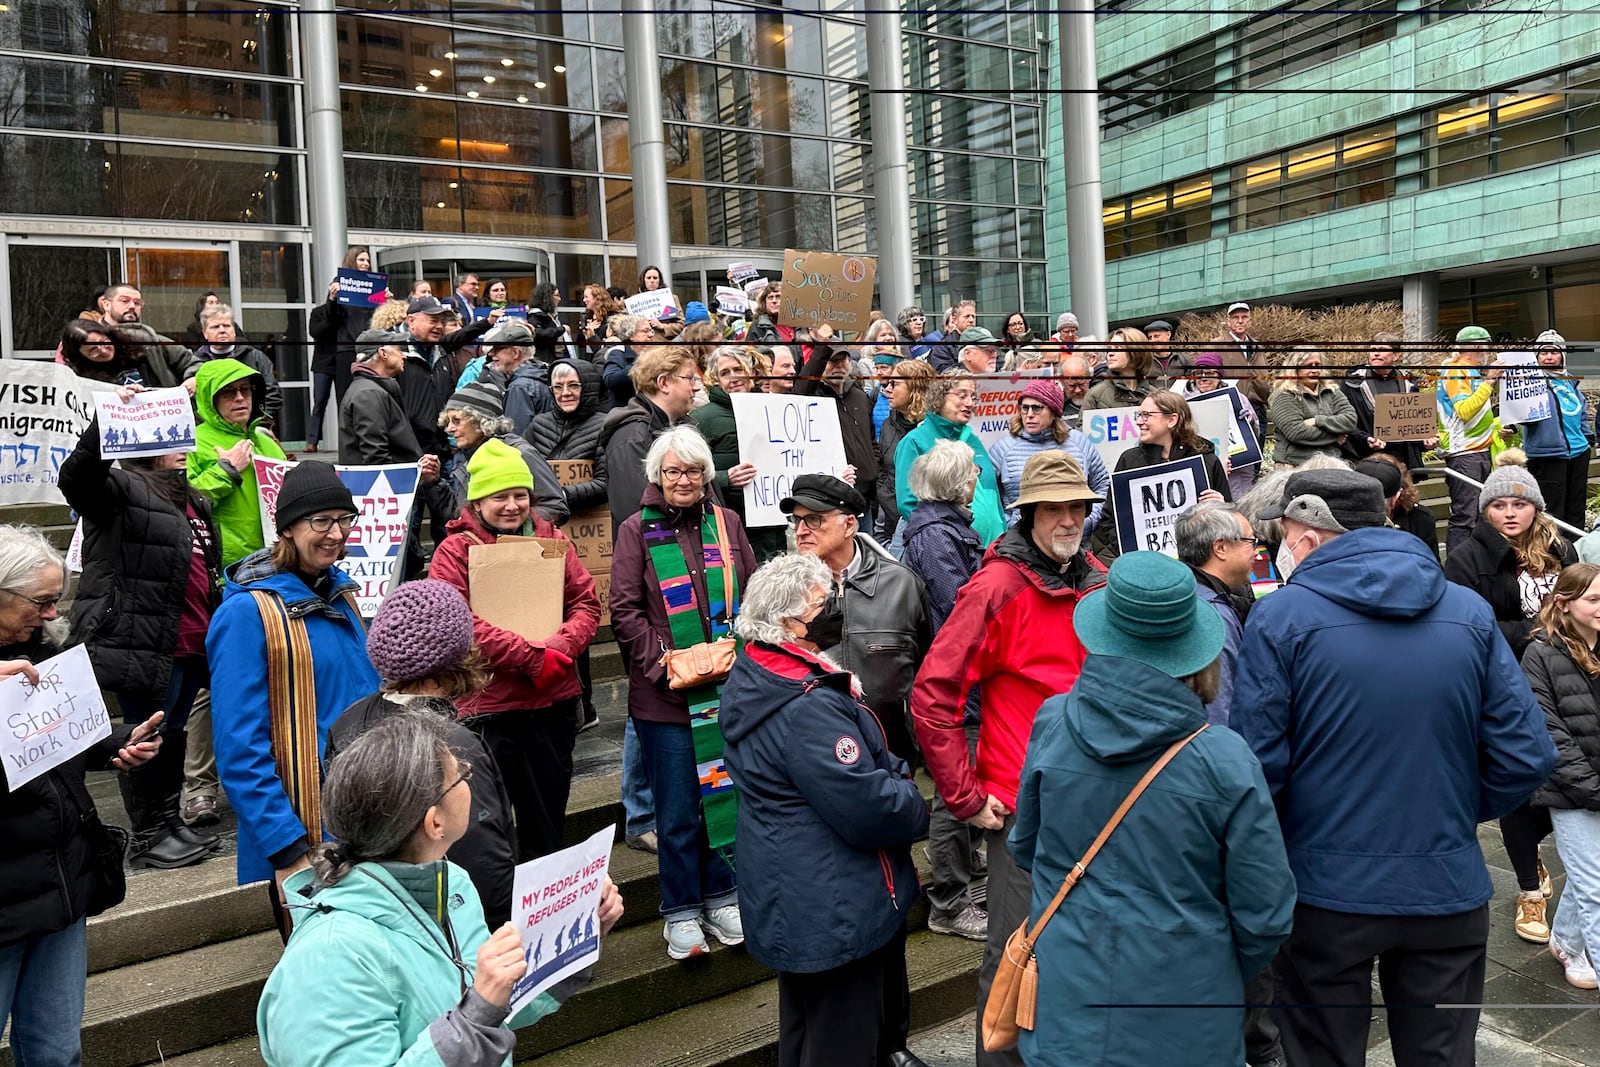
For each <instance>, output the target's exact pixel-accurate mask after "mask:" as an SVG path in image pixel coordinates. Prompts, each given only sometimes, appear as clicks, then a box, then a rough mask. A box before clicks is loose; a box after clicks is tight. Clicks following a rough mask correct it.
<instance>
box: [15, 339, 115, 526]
mask: <svg viewBox="0 0 1600 1067" xmlns="http://www.w3.org/2000/svg"><path fill="white" fill-rule="evenodd" d="M113 388H115V387H114V386H111V385H105V384H101V383H98V382H91V381H89V380H87V379H85V378H79V377H78V376H77V375H76V374H73V373H72V370H71V369H70V368H68V367H64V366H62V365H60V364H58V363H45V362H43V361H40V360H32V359H0V505H5V504H65V503H66V500H65V499H64V498H63V497H62V496H61V490H60V489H58V488H56V483H57V481H58V480H59V475H60V472H61V464H62V462H63V461H65V460H66V458H67V457H68V456H70V455H71V454H72V450H73V448H75V447H76V446H77V444H78V435H79V434H81V433H83V430H84V427H86V426H88V425H89V420H90V419H92V418H94V393H93V390H96V389H106V390H110V389H113Z"/></svg>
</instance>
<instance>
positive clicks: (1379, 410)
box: [1372, 389, 1439, 442]
mask: <svg viewBox="0 0 1600 1067" xmlns="http://www.w3.org/2000/svg"><path fill="white" fill-rule="evenodd" d="M1372 399H1373V402H1374V403H1373V411H1372V436H1374V437H1376V438H1377V439H1378V440H1380V441H1384V442H1390V441H1426V440H1428V439H1429V438H1430V437H1438V436H1439V391H1438V390H1437V389H1419V390H1417V391H1416V392H1414V393H1379V394H1378V395H1377V396H1375V397H1373V398H1372Z"/></svg>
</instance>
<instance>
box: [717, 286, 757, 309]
mask: <svg viewBox="0 0 1600 1067" xmlns="http://www.w3.org/2000/svg"><path fill="white" fill-rule="evenodd" d="M749 306H750V301H749V299H748V298H747V297H746V296H745V295H744V290H743V289H735V288H733V287H732V286H730V285H719V286H717V314H718V315H743V314H744V312H745V309H746V308H748V307H749Z"/></svg>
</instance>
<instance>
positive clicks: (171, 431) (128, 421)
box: [94, 386, 194, 459]
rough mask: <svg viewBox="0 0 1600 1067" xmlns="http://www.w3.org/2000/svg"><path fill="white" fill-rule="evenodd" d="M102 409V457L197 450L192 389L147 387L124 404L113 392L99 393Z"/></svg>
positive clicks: (165, 454) (98, 398) (150, 454)
mask: <svg viewBox="0 0 1600 1067" xmlns="http://www.w3.org/2000/svg"><path fill="white" fill-rule="evenodd" d="M94 399H95V403H96V404H97V405H98V407H99V409H100V458H101V459H120V458H122V457H125V456H168V455H171V454H172V453H174V452H193V451H194V406H193V405H192V404H191V403H190V401H189V390H187V389H185V388H183V387H182V386H179V387H177V388H175V389H146V390H145V391H144V392H142V393H135V394H133V395H132V396H131V397H129V398H128V402H127V403H126V404H124V403H123V402H122V401H121V400H120V399H118V398H117V394H115V393H111V392H105V393H96V394H95V397H94Z"/></svg>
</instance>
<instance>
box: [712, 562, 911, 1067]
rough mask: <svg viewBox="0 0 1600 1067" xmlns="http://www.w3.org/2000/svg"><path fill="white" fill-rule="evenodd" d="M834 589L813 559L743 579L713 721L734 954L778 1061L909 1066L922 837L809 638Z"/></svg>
mask: <svg viewBox="0 0 1600 1067" xmlns="http://www.w3.org/2000/svg"><path fill="white" fill-rule="evenodd" d="M832 588H833V575H832V573H831V572H830V571H829V570H828V567H827V565H826V564H824V563H823V562H822V561H821V560H819V559H817V558H816V557H813V556H800V555H792V556H779V557H778V558H777V559H775V560H772V561H771V562H769V563H767V564H766V565H764V566H763V567H762V568H761V569H760V570H759V571H757V572H756V575H755V577H754V578H752V579H751V580H750V586H749V588H748V590H747V591H746V593H745V598H744V605H743V608H742V610H741V611H740V614H739V617H738V619H737V620H736V621H735V622H734V630H735V632H737V633H738V635H739V636H740V637H742V638H743V639H744V641H745V645H744V648H743V649H742V650H741V651H740V653H739V656H738V659H737V660H736V661H735V662H734V666H733V671H732V673H731V674H729V676H728V682H727V685H726V687H725V688H724V691H723V703H722V711H721V719H722V729H723V736H724V738H725V739H726V749H725V756H726V759H727V767H728V773H729V774H730V775H732V776H733V780H734V783H735V784H736V785H737V786H738V787H739V794H740V804H739V829H738V833H737V834H736V835H735V839H734V840H735V849H736V853H737V868H738V871H739V906H740V911H741V914H742V915H744V916H746V917H747V922H746V925H745V930H746V934H745V937H746V944H747V945H748V946H749V951H750V955H751V956H753V957H755V959H756V960H758V961H759V962H761V963H763V964H765V965H766V966H768V967H771V968H772V969H773V970H775V971H777V972H778V1062H780V1063H783V1064H795V1065H805V1067H811V1065H821V1064H836V1063H838V1064H864V1063H891V1062H893V1063H898V1062H903V1061H902V1059H901V1058H900V1057H903V1056H906V1055H909V1054H908V1053H905V1052H904V1049H905V1036H906V1030H907V1028H908V1026H909V1018H908V1015H907V1009H908V1007H909V1004H910V992H909V988H908V986H907V982H906V954H905V937H906V927H905V917H906V913H907V912H908V911H909V909H910V907H911V904H912V902H913V901H915V900H916V896H917V878H916V872H915V869H914V868H913V866H912V863H911V842H912V841H914V840H915V839H916V838H918V837H921V836H922V835H923V834H924V833H926V832H927V829H928V806H927V805H926V804H925V803H923V800H922V795H921V794H920V793H919V792H918V791H917V786H916V783H915V782H914V781H913V780H912V779H911V771H910V768H909V767H908V766H907V765H906V764H905V762H904V761H902V760H900V759H898V758H896V757H895V756H894V755H893V754H892V753H890V751H889V747H888V743H887V741H886V739H885V735H884V732H883V726H882V724H880V723H879V722H878V720H877V718H876V717H875V716H874V715H873V714H872V712H871V711H869V710H867V708H866V706H865V705H863V704H862V703H861V694H860V690H859V688H858V687H857V686H856V684H855V679H854V678H853V677H851V675H850V674H849V673H848V672H846V671H841V670H839V669H838V668H837V667H836V666H835V665H834V664H833V663H832V662H831V661H830V660H828V659H827V658H826V657H825V656H823V655H822V654H821V653H820V652H819V651H818V645H819V644H822V643H825V642H831V641H832V638H825V637H821V636H820V635H813V634H812V633H811V632H810V629H809V627H810V626H811V624H812V622H813V621H815V620H816V619H817V617H818V616H819V615H820V614H821V613H822V609H823V606H824V604H826V602H827V600H828V594H829V591H830V590H831V589H832ZM819 871H826V872H827V876H826V877H825V878H818V877H816V874H817V872H819Z"/></svg>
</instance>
